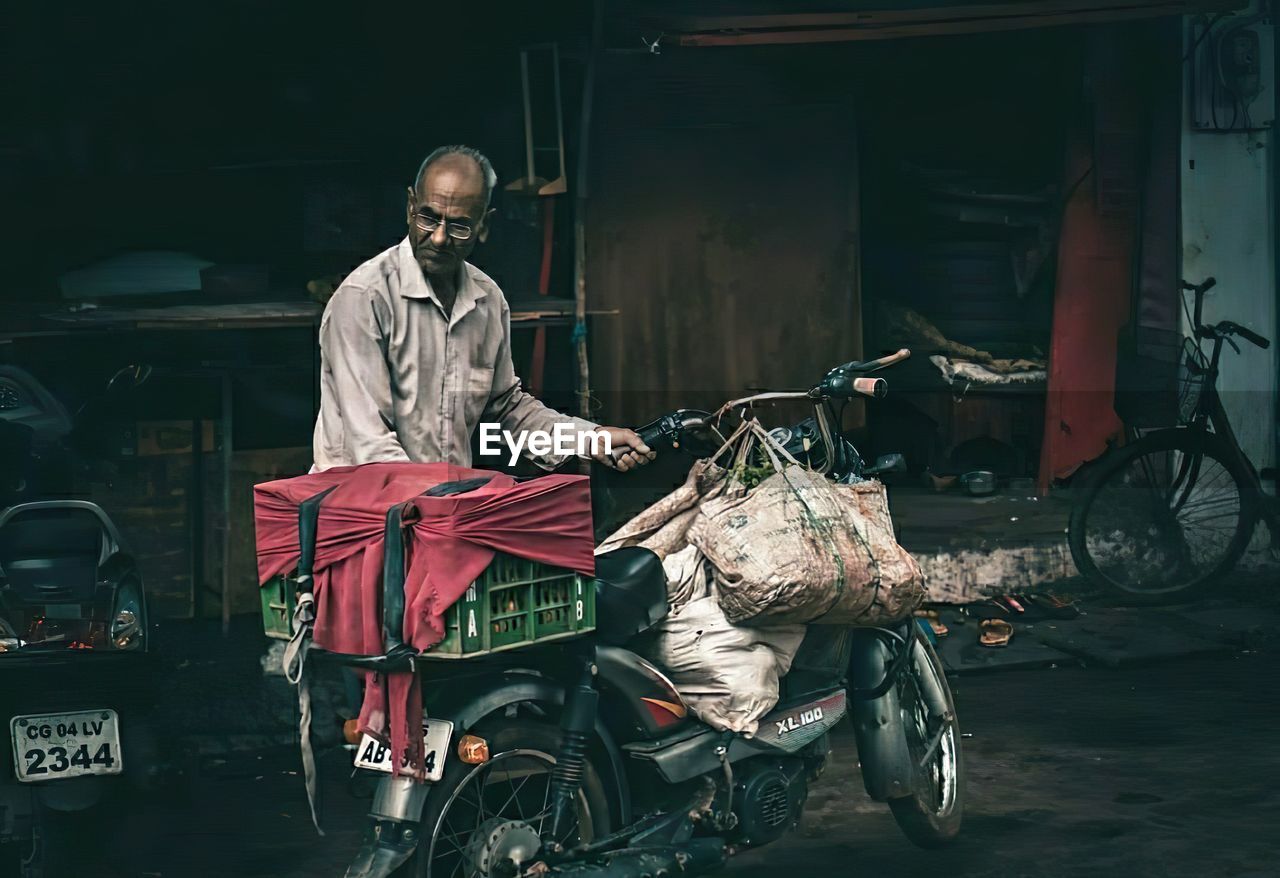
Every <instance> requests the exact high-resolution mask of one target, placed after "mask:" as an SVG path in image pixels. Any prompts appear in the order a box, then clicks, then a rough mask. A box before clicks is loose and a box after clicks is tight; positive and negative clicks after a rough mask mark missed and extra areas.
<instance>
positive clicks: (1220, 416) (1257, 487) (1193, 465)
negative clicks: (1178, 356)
mask: <svg viewBox="0 0 1280 878" xmlns="http://www.w3.org/2000/svg"><path fill="white" fill-rule="evenodd" d="M1224 341H1226V339H1225V338H1223V337H1222V336H1220V335H1219V336H1214V337H1213V351H1212V353H1211V355H1210V357H1209V366H1208V369H1207V370H1206V372H1205V377H1204V387H1203V389H1202V390H1201V391H1200V399H1199V400H1197V402H1196V408H1195V411H1194V412H1193V414H1192V416H1191V419H1190V422H1189V423H1188V424H1187V426H1186V427H1184V428H1183V429H1187V430H1196V431H1199V432H1204V433H1209V432H1212V433H1213V435H1215V436H1217V437H1218V439H1219V440H1220V441H1221V443H1222V445H1223V447H1224V448H1225V449H1226V451H1227V453H1228V454H1230V455H1231V456H1232V458H1233V459H1234V460H1235V462H1236V463H1238V464H1239V465H1240V466H1241V467H1242V468H1243V469H1244V471H1245V472H1247V473H1249V476H1250V479H1249V484H1250V485H1251V487H1252V489H1253V493H1254V495H1255V497H1256V498H1257V500H1258V505H1259V508H1260V510H1261V513H1262V517H1263V518H1264V520H1266V521H1267V526H1268V527H1269V528H1270V529H1271V530H1272V532H1273V533H1277V534H1280V498H1277V497H1273V496H1271V495H1270V494H1268V493H1267V492H1266V491H1265V490H1264V489H1263V487H1262V477H1261V475H1260V474H1259V473H1258V470H1257V468H1256V467H1255V466H1254V465H1253V461H1251V460H1250V459H1249V456H1248V455H1247V454H1245V453H1244V449H1242V448H1241V447H1240V440H1239V439H1238V438H1237V437H1236V433H1235V430H1234V429H1232V427H1231V419H1230V418H1229V417H1228V416H1227V410H1226V407H1225V406H1224V405H1223V404H1222V397H1221V396H1220V395H1219V394H1218V364H1219V362H1220V361H1221V359H1222V345H1223V342H1224ZM1210 427H1212V430H1210V429H1209V428H1210ZM1199 470H1200V458H1199V457H1198V456H1197V457H1195V458H1192V457H1190V456H1185V455H1184V456H1183V459H1182V462H1181V463H1180V464H1179V472H1178V474H1177V476H1176V477H1175V479H1174V484H1175V485H1177V484H1179V483H1181V484H1182V485H1183V487H1182V489H1181V496H1180V497H1179V498H1178V500H1177V502H1176V503H1174V504H1173V507H1172V508H1173V509H1174V510H1177V509H1179V508H1181V507H1182V504H1183V503H1185V502H1186V501H1187V499H1188V498H1189V497H1190V494H1191V491H1192V489H1193V488H1194V487H1195V484H1196V480H1197V478H1198V477H1199Z"/></svg>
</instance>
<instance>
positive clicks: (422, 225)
mask: <svg viewBox="0 0 1280 878" xmlns="http://www.w3.org/2000/svg"><path fill="white" fill-rule="evenodd" d="M442 223H443V224H444V232H445V234H446V235H448V236H449V237H450V238H453V239H454V240H455V241H465V240H467V239H468V238H470V237H471V235H472V233H473V231H474V230H473V229H472V228H471V226H469V225H467V224H466V223H451V222H447V221H445V220H443V219H441V218H440V217H438V216H427V215H426V214H425V213H415V214H414V215H413V224H414V225H415V226H416V227H417V229H418V231H420V232H422V233H423V234H425V235H432V234H435V231H436V229H438V228H440V226H441V224H442Z"/></svg>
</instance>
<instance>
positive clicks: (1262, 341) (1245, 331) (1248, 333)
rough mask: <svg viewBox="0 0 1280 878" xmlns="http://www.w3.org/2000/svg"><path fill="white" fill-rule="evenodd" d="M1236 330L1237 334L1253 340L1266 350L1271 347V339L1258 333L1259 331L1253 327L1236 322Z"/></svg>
mask: <svg viewBox="0 0 1280 878" xmlns="http://www.w3.org/2000/svg"><path fill="white" fill-rule="evenodd" d="M1235 331H1236V335H1238V336H1240V337H1241V338H1244V339H1246V340H1248V341H1251V342H1253V343H1254V344H1256V345H1257V346H1258V347H1260V348H1262V349H1263V350H1266V349H1267V348H1269V347H1271V341H1270V340H1269V339H1267V338H1266V337H1264V336H1261V335H1258V333H1256V332H1254V331H1253V330H1252V329H1249V328H1248V327H1245V326H1241V325H1239V324H1236V326H1235Z"/></svg>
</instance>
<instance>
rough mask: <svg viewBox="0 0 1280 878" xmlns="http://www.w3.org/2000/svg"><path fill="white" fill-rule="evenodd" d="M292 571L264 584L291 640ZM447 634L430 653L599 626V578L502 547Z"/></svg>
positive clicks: (269, 615)
mask: <svg viewBox="0 0 1280 878" xmlns="http://www.w3.org/2000/svg"><path fill="white" fill-rule="evenodd" d="M295 588H296V583H295V581H294V579H293V578H292V577H286V576H277V577H275V578H273V579H271V580H270V581H268V582H267V584H266V585H264V586H263V587H262V589H261V592H262V594H261V597H262V627H263V629H264V631H265V632H266V634H267V636H268V637H275V638H278V639H281V640H288V639H289V637H290V636H291V635H292V627H291V623H292V620H293V608H294V603H295V595H294V591H295ZM444 627H445V636H444V639H443V640H442V641H441V642H440V643H438V644H436V645H435V646H434V647H432V648H431V649H430V650H428V651H427V652H425V653H423V654H422V658H424V659H460V658H472V657H474V656H481V655H488V654H489V653H494V652H501V651H504V650H508V649H516V648H518V647H521V646H528V645H529V644H533V643H545V642H547V641H551V640H559V639H562V638H566V637H573V636H576V635H578V634H584V633H586V632H588V631H594V630H595V627H596V589H595V582H594V580H592V579H590V578H588V577H584V576H581V575H579V574H577V573H575V572H573V571H572V570H565V569H564V568H560V567H548V566H547V565H545V564H539V563H537V562H535V561H527V560H525V559H523V558H516V557H513V556H511V555H505V554H502V553H498V554H496V555H495V556H494V558H493V561H492V562H491V563H490V564H489V567H488V568H487V569H486V570H485V572H484V573H482V574H481V575H480V577H479V578H478V579H477V580H476V581H475V582H473V583H472V584H471V586H470V587H469V588H468V589H467V590H466V592H465V593H464V594H463V596H462V598H461V599H460V600H459V601H458V602H457V603H455V604H454V605H453V606H452V607H450V608H449V611H448V612H447V613H445V616H444Z"/></svg>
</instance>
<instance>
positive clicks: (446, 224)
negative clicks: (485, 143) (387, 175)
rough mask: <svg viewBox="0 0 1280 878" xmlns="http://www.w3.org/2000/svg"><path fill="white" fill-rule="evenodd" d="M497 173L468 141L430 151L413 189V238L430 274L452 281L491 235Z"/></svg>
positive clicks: (422, 264) (410, 220)
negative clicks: (491, 196)
mask: <svg viewBox="0 0 1280 878" xmlns="http://www.w3.org/2000/svg"><path fill="white" fill-rule="evenodd" d="M496 183H497V176H496V175H495V174H494V172H493V166H492V165H490V164H489V160H488V159H487V158H485V157H484V156H483V155H481V154H480V153H479V152H477V151H475V150H474V149H471V148H470V147H465V146H446V147H441V148H440V149H437V150H436V151H435V152H433V153H432V154H431V155H429V156H427V158H426V160H425V161H423V163H422V166H421V167H420V168H419V169H418V176H417V178H416V179H415V180H414V184H413V187H412V188H410V190H409V200H408V205H407V217H406V218H407V220H408V223H409V240H410V241H411V242H412V244H413V250H414V254H415V256H416V257H417V260H418V265H419V266H420V267H421V268H422V271H423V273H424V274H426V275H427V277H429V278H433V282H435V280H439V281H440V282H441V283H447V282H448V281H449V279H450V278H454V277H456V275H457V273H458V270H459V267H460V263H461V262H462V261H464V260H465V259H466V258H467V257H468V256H469V255H470V254H471V251H472V250H473V249H474V248H475V246H476V243H477V242H479V241H483V240H484V239H485V237H486V235H487V234H488V229H487V220H488V217H489V214H490V213H491V212H492V211H490V209H489V196H490V195H491V194H492V193H493V187H494V185H495V184H496Z"/></svg>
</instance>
